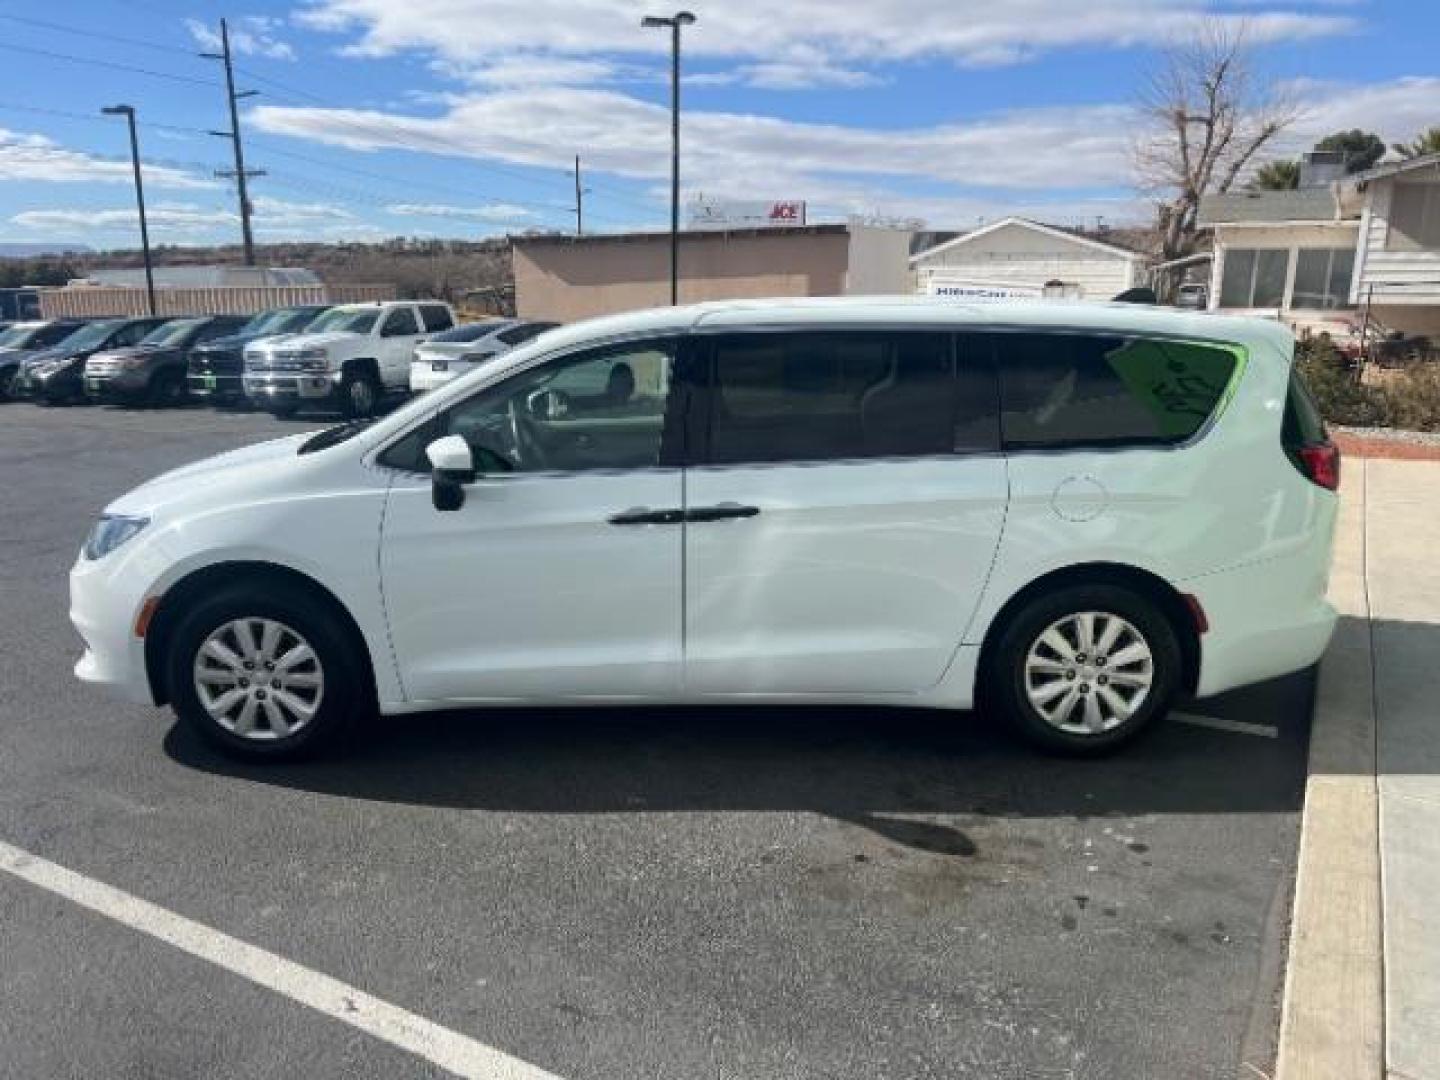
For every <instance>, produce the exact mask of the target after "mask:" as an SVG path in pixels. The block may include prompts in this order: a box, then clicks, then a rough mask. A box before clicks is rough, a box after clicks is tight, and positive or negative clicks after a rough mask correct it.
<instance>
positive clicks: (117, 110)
mask: <svg viewBox="0 0 1440 1080" xmlns="http://www.w3.org/2000/svg"><path fill="white" fill-rule="evenodd" d="M100 111H101V112H102V113H104V114H105V115H106V116H123V117H125V119H126V120H127V121H129V124H130V164H131V166H132V167H133V168H134V170H135V205H136V208H137V209H138V210H139V211H140V250H141V252H142V253H143V254H144V257H145V298H146V300H147V302H148V303H149V306H150V314H151V316H154V314H155V272H154V270H153V269H152V268H151V266H150V229H149V226H147V225H146V223H145V184H144V181H142V180H141V179H140V139H139V138H138V137H137V136H136V134H135V110H134V108H133V107H131V106H129V105H107V106H106V107H105V108H103V109H101V110H100Z"/></svg>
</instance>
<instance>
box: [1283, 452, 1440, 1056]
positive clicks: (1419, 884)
mask: <svg viewBox="0 0 1440 1080" xmlns="http://www.w3.org/2000/svg"><path fill="white" fill-rule="evenodd" d="M1342 487H1343V497H1342V504H1341V506H1342V512H1341V521H1340V526H1339V529H1338V531H1337V537H1336V553H1335V568H1334V572H1333V575H1332V581H1331V595H1332V599H1333V600H1334V602H1335V603H1336V606H1337V607H1338V608H1339V609H1340V612H1341V615H1342V621H1341V624H1340V627H1339V629H1338V630H1337V633H1336V636H1335V641H1334V643H1333V644H1332V646H1331V649H1330V652H1329V653H1328V654H1327V655H1326V658H1325V662H1324V664H1323V665H1322V667H1321V673H1320V683H1319V688H1318V694H1317V700H1316V708H1315V722H1314V731H1313V735H1312V744H1311V757H1310V777H1309V781H1308V783H1307V789H1306V799H1305V814H1304V831H1303V834H1302V840H1301V851H1300V866H1299V869H1298V872H1297V878H1296V896H1295V912H1294V921H1293V925H1292V934H1291V953H1290V965H1289V969H1288V971H1287V978H1286V994H1285V1005H1284V1015H1283V1018H1282V1023H1281V1034H1280V1050H1279V1055H1278V1062H1277V1069H1276V1075H1277V1076H1278V1077H1281V1078H1283V1080H1295V1078H1300V1077H1335V1078H1337V1080H1342V1078H1343V1080H1352V1078H1360V1077H1381V1076H1383V1077H1386V1078H1387V1080H1431V1078H1435V1080H1440V463H1436V462H1416V461H1380V460H1373V459H1363V458H1349V459H1347V460H1346V463H1345V475H1344V482H1343V485H1342Z"/></svg>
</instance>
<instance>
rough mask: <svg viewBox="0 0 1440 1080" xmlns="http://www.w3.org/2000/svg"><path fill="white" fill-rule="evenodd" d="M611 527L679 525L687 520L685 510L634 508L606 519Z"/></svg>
mask: <svg viewBox="0 0 1440 1080" xmlns="http://www.w3.org/2000/svg"><path fill="white" fill-rule="evenodd" d="M605 520H606V521H608V522H609V523H610V524H611V525H679V524H680V523H681V522H682V521H684V520H685V513H684V511H683V510H651V509H650V508H649V507H648V506H632V507H631V508H630V509H629V510H622V511H620V513H618V514H612V515H611V516H610V517H608V518H606V519H605Z"/></svg>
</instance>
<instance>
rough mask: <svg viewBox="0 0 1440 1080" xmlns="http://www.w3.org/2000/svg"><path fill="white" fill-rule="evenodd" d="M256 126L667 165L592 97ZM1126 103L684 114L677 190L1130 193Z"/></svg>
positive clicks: (354, 145)
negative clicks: (895, 113) (918, 116)
mask: <svg viewBox="0 0 1440 1080" xmlns="http://www.w3.org/2000/svg"><path fill="white" fill-rule="evenodd" d="M250 122H251V123H253V124H254V125H255V126H256V127H258V128H260V129H261V130H265V131H270V132H274V133H279V134H285V135H291V136H296V137H300V138H308V139H313V140H316V141H319V142H326V143H330V144H332V145H338V146H345V147H348V148H351V149H356V150H377V149H383V148H395V147H406V148H410V149H418V150H422V151H425V152H430V153H437V154H447V155H453V156H459V157H477V158H487V159H500V160H503V161H508V162H513V163H517V164H524V165H536V166H543V167H554V166H555V165H556V164H557V163H560V162H566V161H568V159H569V157H570V155H571V154H573V153H574V151H575V148H577V147H578V148H580V149H581V151H582V153H583V154H584V157H585V159H586V162H587V163H588V165H589V167H590V168H591V169H595V170H599V171H602V172H611V173H616V174H619V175H622V176H629V177H635V178H640V179H659V178H663V177H664V176H666V175H668V169H669V157H668V152H669V137H670V136H669V110H668V109H667V108H666V107H665V106H664V105H661V104H657V103H651V102H646V101H641V100H639V99H636V98H633V97H629V96H627V95H624V94H620V93H616V92H613V91H605V90H598V89H578V88H541V89H534V90H515V91H502V92H498V93H494V94H473V95H468V96H464V97H462V98H460V99H458V100H457V102H456V103H455V104H453V105H451V106H450V108H449V109H448V110H447V111H446V112H445V113H443V114H442V115H439V116H435V117H412V116H402V115H395V114H385V113H374V112H361V111H357V110H329V109H292V108H281V107H277V106H260V107H258V108H256V109H255V110H254V111H253V112H252V113H251V114H250ZM1132 124H1133V115H1132V113H1131V110H1130V109H1129V108H1128V107H1127V106H1110V105H1099V106H1086V107H1075V108H1068V109H1036V110H1028V111H1018V112H1013V113H1007V114H1001V115H998V116H992V117H986V118H983V119H978V120H974V121H970V122H967V123H957V124H949V125H939V126H936V127H930V128H910V129H898V130H892V129H868V128H860V127H852V126H847V125H843V124H816V123H805V122H799V121H791V120H781V119H777V118H773V117H765V116H756V115H749V114H742V113H723V112H705V111H693V110H692V111H691V112H689V113H688V114H687V116H686V119H685V127H684V135H683V138H684V147H685V150H684V154H685V175H686V177H687V180H688V179H690V178H695V177H704V178H705V186H706V190H712V189H714V190H716V191H717V193H721V192H742V191H744V192H752V193H753V192H754V191H755V190H756V188H757V186H763V187H765V188H766V189H767V190H769V191H776V192H777V193H779V194H786V195H791V194H793V195H794V196H795V197H803V196H804V195H805V194H806V189H807V188H808V187H809V186H811V185H812V184H813V183H814V181H815V180H816V178H818V177H824V176H827V175H828V176H837V175H842V176H856V175H868V176H887V177H908V178H914V179H923V180H932V181H939V182H941V183H945V184H950V185H957V186H959V185H964V186H969V187H977V186H981V187H983V186H994V187H1003V188H1036V189H1075V188H1086V187H1106V188H1111V187H1116V186H1125V185H1126V184H1127V183H1128V170H1129V146H1130V132H1131V127H1132Z"/></svg>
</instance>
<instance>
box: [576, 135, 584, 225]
mask: <svg viewBox="0 0 1440 1080" xmlns="http://www.w3.org/2000/svg"><path fill="white" fill-rule="evenodd" d="M575 235H576V236H584V235H585V191H584V189H583V188H581V187H580V155H579V154H576V155H575Z"/></svg>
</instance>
